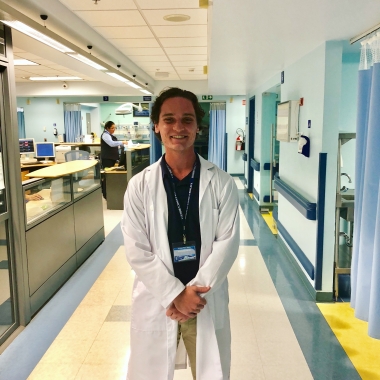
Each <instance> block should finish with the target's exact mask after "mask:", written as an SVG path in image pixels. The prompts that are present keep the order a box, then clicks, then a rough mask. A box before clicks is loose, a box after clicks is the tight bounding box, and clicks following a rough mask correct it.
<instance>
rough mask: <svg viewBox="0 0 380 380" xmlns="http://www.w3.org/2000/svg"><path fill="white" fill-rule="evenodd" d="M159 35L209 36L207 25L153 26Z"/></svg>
mask: <svg viewBox="0 0 380 380" xmlns="http://www.w3.org/2000/svg"><path fill="white" fill-rule="evenodd" d="M152 29H153V31H154V33H155V34H156V35H157V37H159V38H161V37H189V36H191V37H207V25H178V26H152Z"/></svg>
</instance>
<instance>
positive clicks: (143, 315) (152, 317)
mask: <svg viewBox="0 0 380 380" xmlns="http://www.w3.org/2000/svg"><path fill="white" fill-rule="evenodd" d="M132 298H133V304H132V315H131V327H132V328H133V329H135V330H140V331H164V330H166V314H165V312H166V310H165V309H164V308H163V307H162V306H161V304H160V303H159V302H158V301H157V300H156V299H155V298H154V296H153V295H152V294H151V293H150V292H149V291H148V290H147V289H146V288H145V286H144V284H143V283H142V282H141V281H139V282H138V283H137V284H136V287H135V289H134V290H133V296H132Z"/></svg>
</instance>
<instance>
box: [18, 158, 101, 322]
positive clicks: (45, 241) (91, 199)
mask: <svg viewBox="0 0 380 380" xmlns="http://www.w3.org/2000/svg"><path fill="white" fill-rule="evenodd" d="M73 162H74V161H73ZM73 162H70V163H65V164H60V165H54V166H55V167H56V170H57V171H56V174H57V175H56V176H54V173H53V172H52V170H54V168H53V167H51V168H46V169H41V170H38V171H36V172H33V173H30V174H29V176H32V175H34V176H36V177H37V176H38V177H37V178H34V179H30V180H28V181H25V182H23V191H24V198H25V234H26V255H27V263H28V267H27V273H28V282H29V297H30V307H31V313H32V315H33V314H35V313H36V312H37V311H38V310H39V309H40V308H41V307H42V306H43V305H44V304H45V303H46V302H47V301H48V300H49V298H50V297H51V296H52V295H53V294H54V293H55V292H56V291H57V290H58V289H59V288H60V287H61V286H62V285H63V284H64V283H65V282H66V281H67V280H68V278H69V277H70V276H71V275H72V274H73V273H74V272H75V271H76V270H77V269H78V268H79V266H80V265H81V264H82V263H83V262H84V261H85V260H86V259H87V258H88V257H89V256H90V255H91V254H92V253H93V252H94V251H95V249H96V248H97V247H98V246H99V245H100V244H101V243H102V241H103V240H104V222H103V205H102V195H101V190H100V178H99V164H98V163H97V161H95V160H93V162H89V160H87V161H81V162H80V161H75V162H76V163H77V164H78V163H79V166H78V167H77V168H78V171H75V170H74V169H70V170H66V173H65V167H66V168H72V166H73ZM75 162H74V163H75ZM66 164H69V165H66ZM81 164H84V165H85V166H86V168H85V170H79V169H81ZM89 165H93V166H91V167H89ZM62 167H63V168H62ZM48 169H49V170H48ZM45 175H46V177H44V176H45ZM38 197H39V198H41V199H38Z"/></svg>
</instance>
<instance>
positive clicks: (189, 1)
mask: <svg viewBox="0 0 380 380" xmlns="http://www.w3.org/2000/svg"><path fill="white" fill-rule="evenodd" d="M137 3H138V5H139V7H140V8H141V9H172V8H174V9H176V8H178V9H182V8H187V9H190V8H191V9H197V8H199V0H159V1H158V0H137Z"/></svg>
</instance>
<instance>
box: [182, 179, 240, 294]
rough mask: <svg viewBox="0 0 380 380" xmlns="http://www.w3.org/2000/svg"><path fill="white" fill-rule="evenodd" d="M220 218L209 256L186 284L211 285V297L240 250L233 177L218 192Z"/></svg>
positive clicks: (237, 197) (223, 279) (236, 195)
mask: <svg viewBox="0 0 380 380" xmlns="http://www.w3.org/2000/svg"><path fill="white" fill-rule="evenodd" d="M219 202H220V203H219V218H218V224H217V228H216V234H215V237H214V242H213V244H212V249H211V253H210V255H209V256H208V257H207V259H206V261H205V263H204V264H203V265H202V267H201V268H200V269H199V271H198V273H197V275H196V276H195V278H194V279H193V280H192V281H191V282H190V283H189V285H199V286H210V287H211V290H210V291H209V292H208V293H207V294H212V293H213V292H214V291H216V290H217V289H218V288H219V287H220V285H221V284H222V283H223V282H224V281H225V279H226V277H227V275H228V272H229V271H230V269H231V267H232V265H233V263H234V261H235V259H236V257H237V254H238V250H239V244H240V219H239V195H238V191H237V188H236V185H235V183H234V181H233V180H232V178H231V179H230V180H229V181H228V182H227V184H226V185H225V187H224V189H223V190H222V192H221V197H220V201H219Z"/></svg>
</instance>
